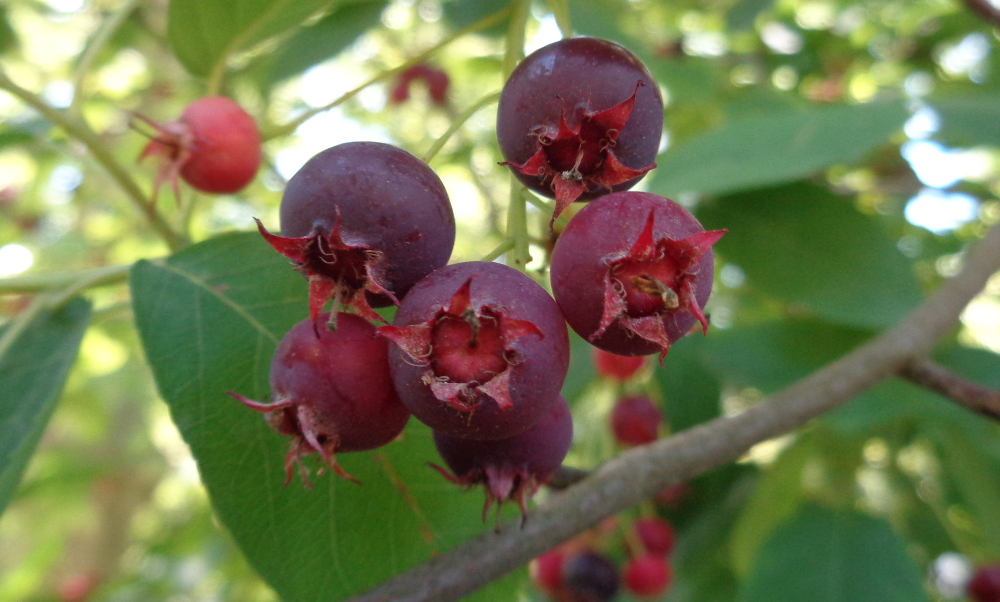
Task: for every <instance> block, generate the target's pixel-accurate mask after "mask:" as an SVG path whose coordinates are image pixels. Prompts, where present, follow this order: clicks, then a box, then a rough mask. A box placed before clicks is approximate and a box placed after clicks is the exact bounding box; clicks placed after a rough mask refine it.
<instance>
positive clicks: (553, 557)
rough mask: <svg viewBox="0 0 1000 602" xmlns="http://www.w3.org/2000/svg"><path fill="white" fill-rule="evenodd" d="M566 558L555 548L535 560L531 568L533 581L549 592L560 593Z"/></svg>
mask: <svg viewBox="0 0 1000 602" xmlns="http://www.w3.org/2000/svg"><path fill="white" fill-rule="evenodd" d="M565 559H566V556H565V554H564V553H563V552H562V550H560V549H558V548H555V549H552V550H549V551H548V552H545V553H544V554H542V555H541V556H539V557H538V558H535V559H534V560H533V561H532V562H531V565H530V567H529V573H530V574H531V580H532V581H533V582H534V583H535V585H536V586H538V588H539V589H543V590H545V591H547V592H550V593H554V592H558V591H559V590H561V589H562V588H563V580H562V570H563V562H564V561H565Z"/></svg>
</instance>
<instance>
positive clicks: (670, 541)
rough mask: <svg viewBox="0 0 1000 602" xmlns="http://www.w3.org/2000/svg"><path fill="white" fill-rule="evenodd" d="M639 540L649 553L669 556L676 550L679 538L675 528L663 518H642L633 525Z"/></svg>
mask: <svg viewBox="0 0 1000 602" xmlns="http://www.w3.org/2000/svg"><path fill="white" fill-rule="evenodd" d="M633 528H634V529H635V533H636V535H638V536H639V542H640V543H642V547H643V549H645V550H646V553H647V554H652V555H653V556H669V555H670V553H671V552H673V551H674V542H675V541H676V539H677V536H676V534H675V533H674V528H673V527H671V526H670V523H668V522H667V521H665V520H663V519H662V518H657V517H655V516H654V517H650V518H640V519H639V520H637V521H635V525H633Z"/></svg>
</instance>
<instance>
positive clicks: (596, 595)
mask: <svg viewBox="0 0 1000 602" xmlns="http://www.w3.org/2000/svg"><path fill="white" fill-rule="evenodd" d="M562 577H563V585H564V588H565V591H567V592H569V593H570V594H571V595H572V596H573V598H572V599H573V600H574V602H607V601H608V600H611V599H612V598H614V597H615V595H616V594H617V593H618V586H619V579H620V578H619V576H618V569H617V567H615V565H614V563H612V562H611V561H610V560H608V558H607V557H605V556H603V555H601V554H598V553H597V552H591V551H586V552H580V553H579V554H574V555H573V556H570V557H569V558H567V559H566V561H565V562H564V564H563V574H562Z"/></svg>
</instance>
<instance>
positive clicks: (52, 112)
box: [0, 71, 187, 250]
mask: <svg viewBox="0 0 1000 602" xmlns="http://www.w3.org/2000/svg"><path fill="white" fill-rule="evenodd" d="M0 89H4V90H6V91H7V92H10V93H11V94H12V95H13V96H15V97H16V98H18V99H20V100H21V101H22V102H24V104H26V105H28V106H30V107H31V108H33V109H35V110H36V111H38V112H39V113H40V114H41V115H42V116H43V117H45V118H46V119H48V120H49V121H51V122H52V123H53V124H55V125H58V126H60V127H61V128H63V129H64V130H66V133H67V134H69V135H70V136H73V137H74V138H76V139H77V140H79V141H80V142H82V143H83V144H84V146H86V147H87V150H89V151H90V154H91V155H92V156H93V157H94V159H95V160H96V161H97V162H98V163H100V164H101V166H102V167H104V169H105V170H107V172H108V173H109V174H110V175H111V177H112V178H114V180H115V181H116V182H118V185H119V186H121V188H122V190H124V191H125V194H126V195H127V196H128V197H129V199H130V200H131V201H132V204H134V205H135V206H136V208H138V209H139V211H140V212H142V213H143V214H144V215H145V217H146V219H147V221H149V224H150V225H151V226H152V227H153V229H154V230H156V232H157V234H159V235H160V236H161V237H162V238H163V240H164V241H166V243H167V244H168V245H169V246H170V248H171V249H173V250H176V249H179V248H180V247H182V246H184V245H185V244H187V241H186V240H185V239H184V237H183V236H182V235H181V234H178V233H177V232H175V231H174V229H173V228H171V227H170V225H169V224H167V222H166V221H164V219H163V217H162V216H161V215H160V214H159V213H157V211H156V206H155V205H154V204H153V203H152V202H150V200H149V199H148V198H146V195H145V194H143V192H142V190H141V189H140V188H139V185H138V184H136V182H135V180H133V179H132V176H131V175H129V172H128V171H127V170H126V169H125V168H124V167H123V166H122V165H121V164H120V163H119V162H118V161H117V159H115V157H114V155H113V154H112V153H111V151H110V150H108V147H107V145H106V144H104V141H102V140H101V138H100V136H98V135H97V133H95V132H94V130H92V129H90V126H89V125H87V124H86V123H85V122H83V121H82V120H81V119H78V118H76V117H74V116H73V115H71V114H69V113H67V112H66V111H63V110H59V109H55V108H53V107H50V106H49V105H47V104H45V102H44V101H43V100H42V99H41V98H39V97H38V96H37V95H36V94H34V93H32V92H29V91H28V90H25V89H24V88H22V87H21V86H18V85H17V84H15V83H14V82H13V81H11V79H10V78H8V77H7V74H6V73H4V72H3V71H0Z"/></svg>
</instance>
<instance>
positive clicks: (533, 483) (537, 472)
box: [431, 395, 573, 520]
mask: <svg viewBox="0 0 1000 602" xmlns="http://www.w3.org/2000/svg"><path fill="white" fill-rule="evenodd" d="M572 442H573V418H572V416H571V415H570V411H569V406H568V405H567V404H566V400H565V399H564V398H563V397H562V396H561V395H560V396H559V398H558V399H557V400H556V403H555V404H553V406H552V407H551V409H550V410H549V412H548V413H547V414H546V415H545V416H543V417H542V419H541V420H539V421H538V422H537V423H536V424H535V425H534V426H533V427H531V428H529V429H528V430H526V431H524V432H522V433H519V434H517V435H514V436H513V437H509V438H507V439H499V440H495V441H477V440H475V439H460V438H458V437H450V436H448V435H443V434H441V433H437V432H435V433H434V445H435V446H436V447H437V450H438V453H439V454H441V458H442V459H443V460H444V462H445V464H447V465H448V468H450V469H451V470H452V472H453V473H454V475H451V474H448V472H447V471H445V470H444V469H443V468H441V467H440V466H436V465H433V464H432V465H431V466H433V467H434V468H435V469H437V470H438V472H440V473H441V474H442V475H444V477H445V478H447V479H448V480H450V481H452V482H454V483H458V484H460V485H467V486H473V485H478V484H483V485H485V486H486V504H485V505H484V506H483V520H485V519H486V513H487V511H489V509H490V506H492V505H493V502H494V501H496V502H497V513H498V516H499V511H500V505H501V504H503V503H504V502H505V501H507V500H514V501H516V502H517V504H518V505H519V506H520V507H521V516H522V517H527V513H528V507H527V503H528V500H529V499H531V496H533V495H534V494H535V492H536V491H538V488H539V487H540V486H541V485H542V484H544V483H547V482H548V481H549V479H550V478H551V476H552V473H553V472H555V471H556V469H558V468H559V467H560V466H561V465H562V461H563V459H564V458H565V457H566V452H568V451H569V446H570V443H572Z"/></svg>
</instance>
